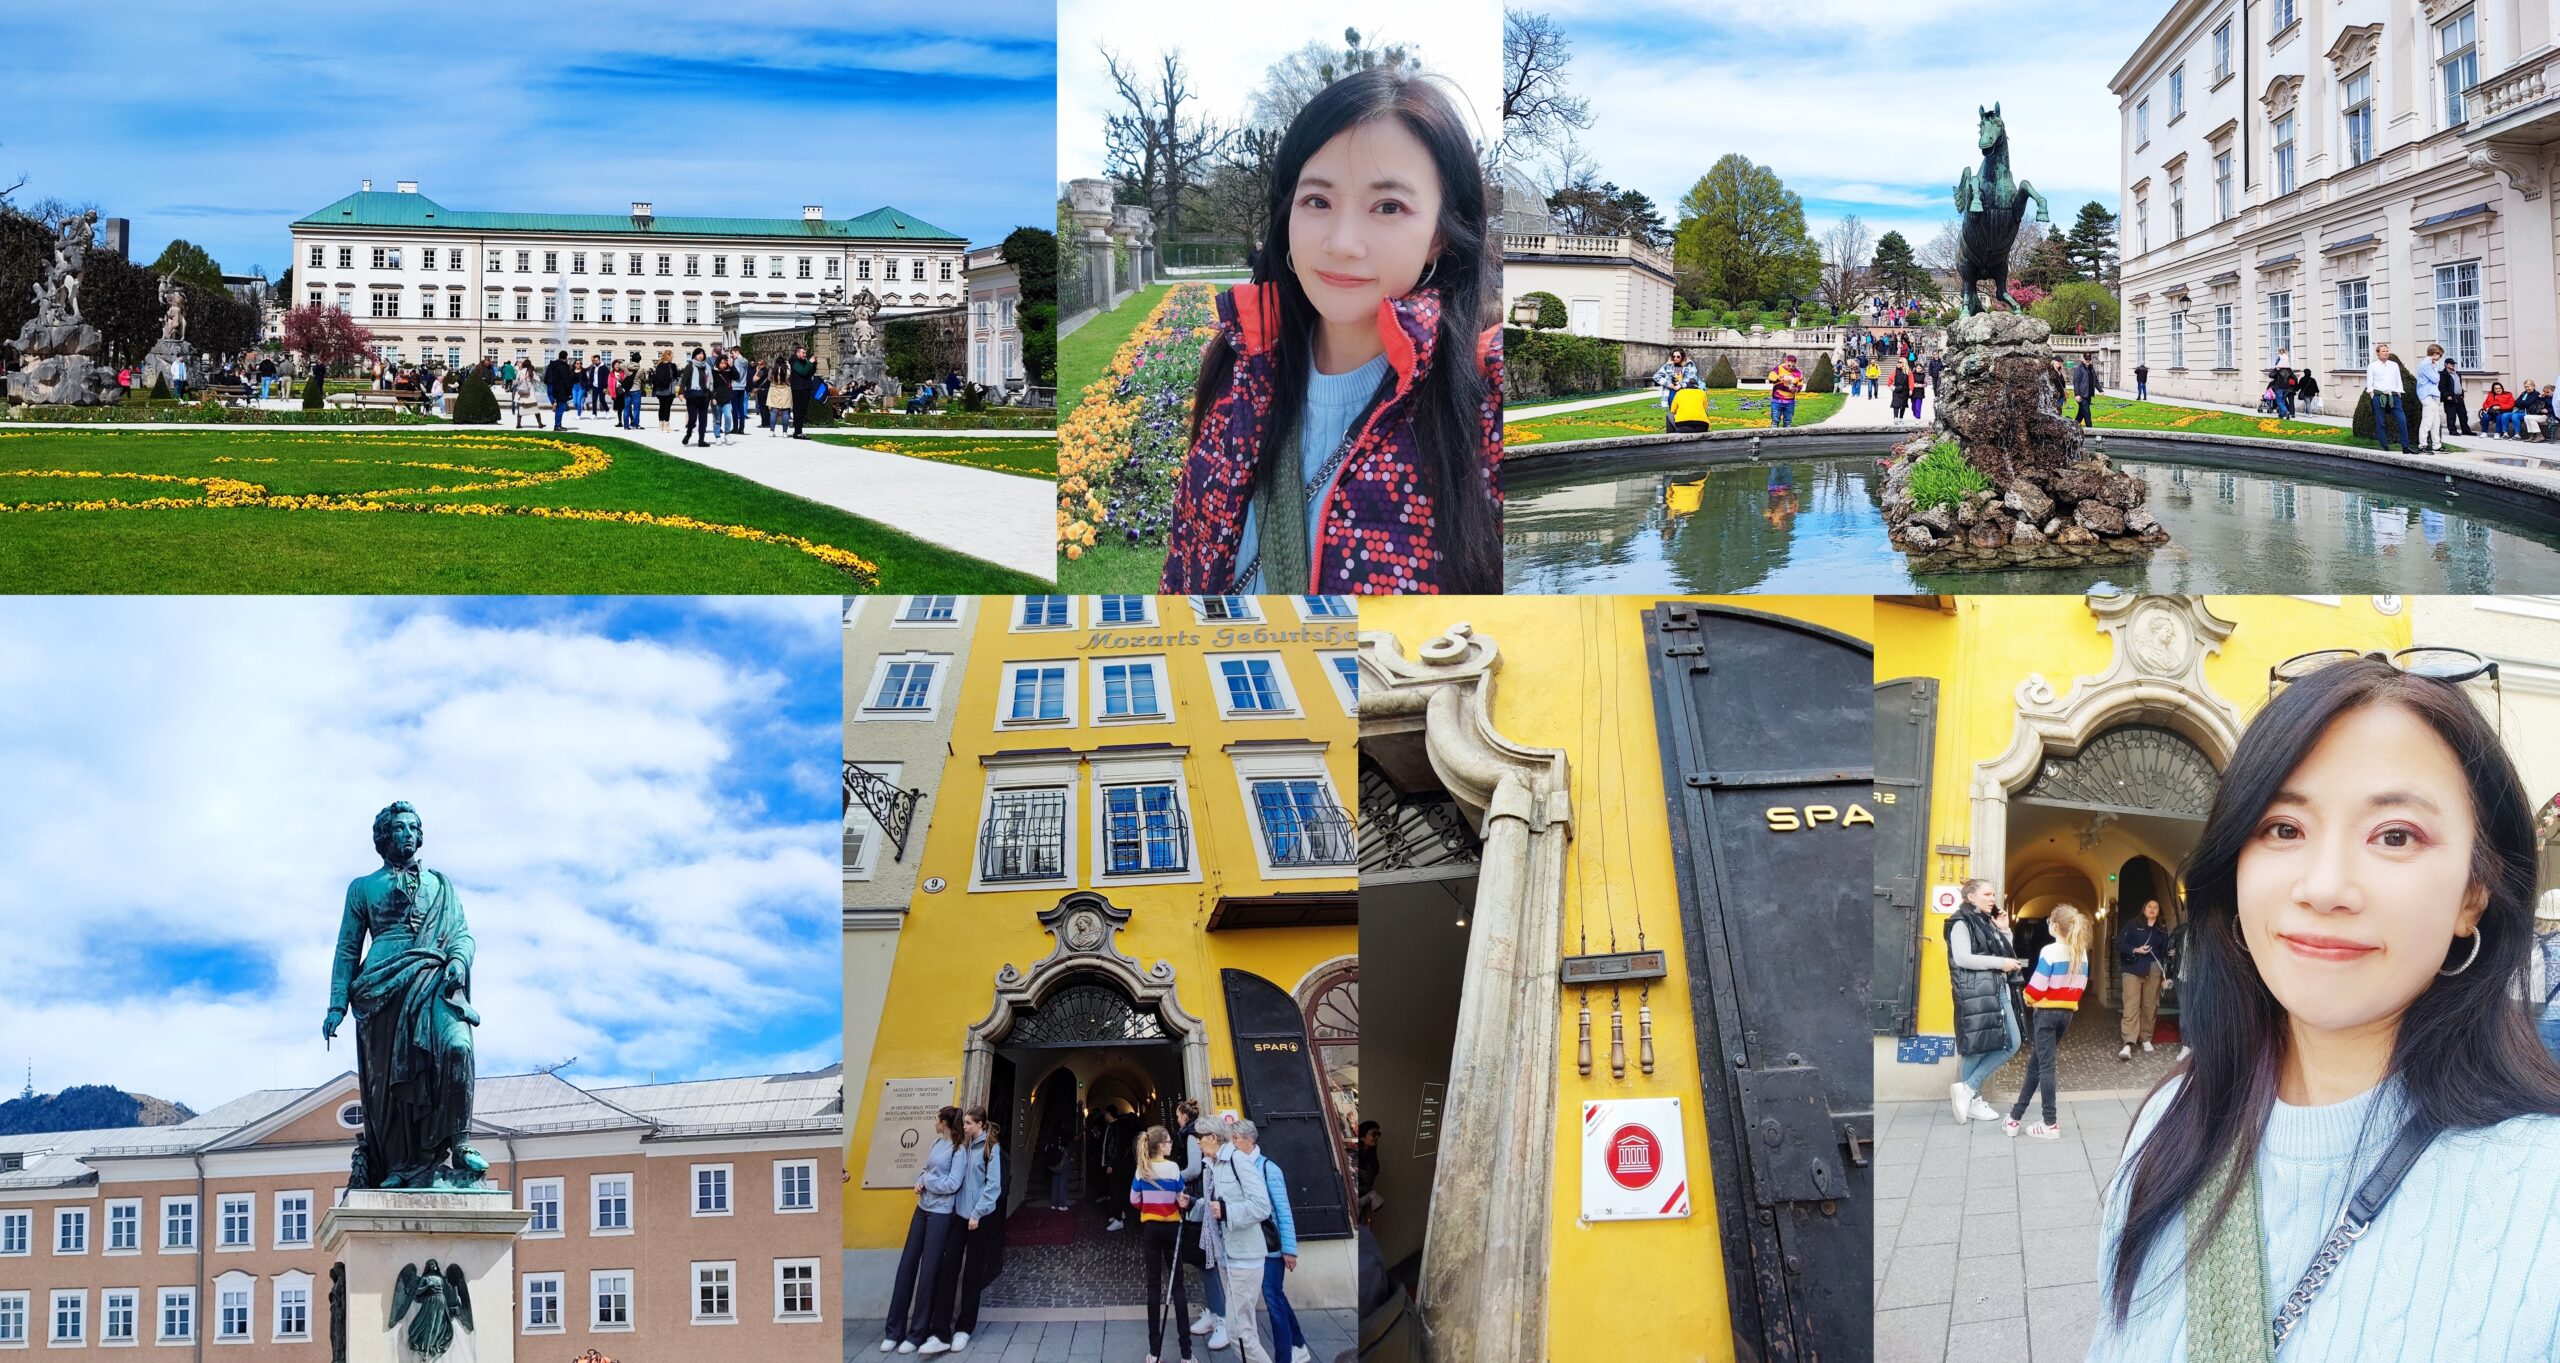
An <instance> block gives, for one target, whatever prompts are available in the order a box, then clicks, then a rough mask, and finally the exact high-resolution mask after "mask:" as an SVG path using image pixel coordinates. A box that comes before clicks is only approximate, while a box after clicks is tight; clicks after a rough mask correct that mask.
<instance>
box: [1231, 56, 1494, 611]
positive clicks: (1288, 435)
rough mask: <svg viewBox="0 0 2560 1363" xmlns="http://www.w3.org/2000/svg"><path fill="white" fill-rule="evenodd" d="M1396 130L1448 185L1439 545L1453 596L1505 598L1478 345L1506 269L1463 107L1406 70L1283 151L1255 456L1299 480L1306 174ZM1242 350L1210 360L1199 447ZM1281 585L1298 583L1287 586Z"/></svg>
mask: <svg viewBox="0 0 2560 1363" xmlns="http://www.w3.org/2000/svg"><path fill="white" fill-rule="evenodd" d="M1382 118H1393V119H1395V120H1397V121H1398V122H1401V123H1402V124H1403V125H1404V126H1405V130H1406V131H1408V132H1410V133H1412V134H1413V135H1414V136H1415V137H1417V138H1419V139H1421V141H1422V145H1423V146H1424V147H1426V148H1428V149H1429V150H1430V152H1431V161H1432V166H1433V168H1434V169H1436V170H1437V171H1438V172H1439V175H1440V220H1439V222H1438V223H1437V224H1435V228H1436V230H1437V232H1438V234H1439V237H1440V254H1439V256H1438V257H1437V263H1436V264H1434V265H1433V266H1432V267H1431V270H1430V274H1429V276H1428V281H1427V283H1426V284H1425V286H1424V287H1427V288H1430V289H1433V290H1436V291H1437V292H1438V293H1439V295H1440V323H1439V332H1438V336H1437V338H1436V340H1435V341H1434V343H1433V346H1432V355H1433V358H1432V363H1431V370H1430V372H1429V373H1428V374H1425V375H1424V376H1423V378H1422V382H1421V383H1420V384H1419V385H1418V386H1417V387H1416V388H1415V390H1414V394H1413V399H1412V402H1413V409H1412V410H1413V434H1414V445H1415V450H1416V453H1417V455H1418V456H1419V458H1420V459H1421V462H1422V474H1423V479H1424V486H1423V487H1422V488H1421V489H1419V491H1420V492H1421V493H1422V494H1424V495H1427V496H1429V497H1430V498H1431V502H1432V505H1433V507H1434V508H1435V509H1436V510H1437V513H1438V521H1439V535H1438V540H1439V543H1438V544H1437V545H1436V546H1435V547H1436V548H1437V549H1438V550H1439V551H1440V553H1441V555H1442V556H1443V557H1445V558H1446V559H1447V560H1448V562H1449V571H1448V573H1447V574H1446V575H1445V580H1446V583H1447V587H1448V590H1450V591H1453V592H1471V593H1492V592H1499V591H1501V590H1502V518H1501V509H1500V507H1499V506H1498V505H1497V504H1496V503H1495V501H1494V499H1493V498H1492V497H1491V496H1490V495H1488V494H1487V493H1486V491H1485V476H1484V473H1485V471H1484V465H1483V463H1482V459H1483V451H1482V441H1483V439H1484V433H1483V428H1482V425H1481V422H1482V421H1483V417H1484V401H1485V391H1484V387H1485V385H1484V371H1483V370H1482V369H1481V368H1479V367H1478V366H1477V364H1476V335H1477V333H1478V332H1479V331H1480V330H1481V329H1482V328H1483V327H1484V325H1485V299H1486V297H1487V290H1488V288H1489V287H1491V286H1492V284H1493V280H1492V279H1491V277H1490V276H1491V274H1492V271H1493V270H1494V269H1495V268H1498V267H1497V265H1496V263H1495V262H1494V261H1493V260H1491V259H1490V257H1489V253H1488V252H1487V250H1486V227H1487V222H1486V217H1485V186H1484V170H1483V168H1482V167H1481V166H1480V165H1478V164H1477V161H1476V150H1475V143H1474V141H1473V139H1471V138H1470V137H1468V135H1467V125H1466V121H1465V120H1464V119H1462V118H1460V117H1459V115H1458V107H1457V105H1456V104H1454V103H1452V102H1451V101H1450V99H1449V96H1448V95H1447V94H1446V93H1444V92H1443V91H1442V90H1441V89H1440V87H1439V86H1437V85H1435V84H1433V83H1432V82H1431V81H1430V80H1428V79H1425V78H1424V77H1422V76H1419V75H1417V74H1415V73H1414V72H1412V71H1409V70H1406V69H1404V68H1403V67H1401V66H1375V67H1371V68H1369V69H1368V70H1366V71H1356V72H1353V73H1352V74H1350V75H1348V76H1345V77H1343V78H1342V79H1340V80H1338V81H1335V82H1334V83H1333V84H1331V85H1328V86H1326V87H1325V88H1324V89H1323V90H1322V91H1320V92H1318V93H1317V95H1316V97H1315V98H1314V99H1311V100H1309V101H1307V106H1306V107H1305V108H1304V109H1301V110H1300V111H1299V112H1298V116H1297V117H1296V118H1295V119H1292V120H1291V121H1290V123H1289V131H1288V132H1287V134H1285V135H1284V136H1283V137H1282V138H1281V139H1280V149H1279V151H1278V152H1277V153H1275V154H1274V156H1273V157H1272V162H1271V186H1270V198H1269V200H1268V201H1267V203H1266V204H1265V206H1264V229H1263V234H1262V249H1261V250H1260V251H1258V252H1256V253H1255V255H1254V261H1253V282H1252V284H1251V285H1249V286H1248V287H1251V288H1260V287H1261V286H1262V285H1264V284H1276V285H1278V286H1279V287H1278V293H1279V296H1280V327H1279V337H1278V342H1277V344H1276V345H1275V346H1274V347H1273V350H1272V364H1273V372H1272V412H1271V420H1270V421H1269V422H1267V423H1265V425H1264V426H1263V430H1262V448H1261V449H1260V450H1258V451H1256V452H1255V466H1254V484H1255V486H1256V488H1257V489H1262V488H1267V487H1269V486H1270V485H1271V484H1272V481H1273V480H1275V479H1278V478H1280V477H1282V476H1284V475H1285V476H1290V477H1295V476H1296V471H1297V468H1298V460H1297V459H1296V458H1295V457H1294V456H1292V455H1291V453H1290V452H1291V451H1293V450H1295V449H1296V448H1297V438H1298V410H1299V408H1301V407H1303V406H1304V405H1305V404H1306V398H1307V369H1308V354H1307V352H1308V347H1309V346H1310V345H1311V344H1312V343H1313V340H1314V337H1315V332H1316V325H1317V320H1318V319H1317V314H1316V307H1315V304H1314V303H1313V302H1310V301H1309V300H1308V298H1307V291H1306V290H1305V288H1303V287H1301V286H1300V285H1299V283H1298V275H1297V272H1296V271H1295V270H1292V269H1290V268H1289V263H1288V261H1289V210H1290V207H1291V206H1292V205H1293V204H1295V203H1296V202H1297V198H1298V174H1299V172H1300V171H1302V170H1304V169H1305V168H1306V164H1307V161H1308V160H1309V159H1310V158H1312V157H1313V156H1314V155H1315V154H1316V153H1317V152H1318V151H1320V150H1322V149H1323V147H1324V145H1325V144H1326V143H1328V142H1330V141H1332V140H1333V139H1334V138H1335V137H1338V136H1340V135H1341V134H1342V133H1345V132H1347V131H1349V130H1351V129H1352V128H1355V127H1358V126H1359V125H1361V124H1363V123H1369V122H1374V121H1376V120H1378V119H1382ZM1235 360H1236V357H1235V352H1234V350H1233V349H1232V348H1231V347H1230V346H1229V345H1228V344H1227V340H1226V337H1225V336H1223V335H1221V336H1220V337H1218V338H1217V339H1216V340H1213V341H1211V342H1210V343H1209V348H1208V350H1207V351H1205V352H1204V353H1203V354H1202V356H1201V360H1200V386H1199V388H1198V389H1197V390H1196V396H1195V397H1194V399H1193V401H1192V404H1191V442H1192V444H1194V445H1197V444H1199V442H1200V429H1201V425H1202V423H1203V422H1204V421H1206V420H1207V418H1208V413H1209V409H1210V408H1211V407H1214V406H1215V405H1217V400H1218V397H1219V395H1220V394H1221V393H1223V392H1224V391H1225V389H1226V385H1227V381H1228V379H1229V378H1230V377H1232V376H1233V374H1234V372H1235ZM1270 585H1272V586H1274V587H1278V586H1283V585H1290V584H1281V583H1273V584H1270Z"/></svg>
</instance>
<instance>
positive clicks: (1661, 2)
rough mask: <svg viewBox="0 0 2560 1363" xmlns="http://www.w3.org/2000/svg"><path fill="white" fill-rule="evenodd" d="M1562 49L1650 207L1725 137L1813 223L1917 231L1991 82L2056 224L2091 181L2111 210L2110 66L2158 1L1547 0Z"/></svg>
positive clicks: (1670, 198)
mask: <svg viewBox="0 0 2560 1363" xmlns="http://www.w3.org/2000/svg"><path fill="white" fill-rule="evenodd" d="M1532 7H1533V8H1537V9H1541V10H1544V11H1546V12H1548V13H1550V14H1552V15H1553V16H1554V17H1555V19H1556V20H1557V22H1558V23H1559V24H1561V25H1562V26H1563V28H1564V31H1565V34H1566V36H1567V37H1568V38H1570V39H1571V41H1572V45H1573V60H1572V64H1571V65H1570V66H1569V67H1568V68H1567V69H1566V74H1567V77H1568V79H1569V80H1570V82H1571V84H1572V86H1573V89H1574V92H1575V93H1577V94H1580V95H1583V96H1586V97H1588V98H1589V99H1590V101H1591V110H1592V114H1593V119H1594V126H1593V127H1592V129H1591V130H1590V131H1589V132H1588V133H1586V134H1584V136H1583V141H1584V144H1585V146H1586V147H1587V148H1588V149H1589V150H1590V151H1591V152H1592V153H1593V154H1594V156H1595V157H1596V158H1597V161H1598V165H1599V172H1600V175H1601V176H1602V178H1604V179H1610V180H1615V181H1616V182H1617V183H1618V184H1620V185H1621V186H1625V187H1628V188H1633V189H1640V190H1643V191H1644V192H1645V193H1647V194H1649V195H1651V196H1652V197H1653V199H1654V202H1655V203H1656V204H1658V205H1660V206H1661V208H1662V212H1663V218H1664V220H1665V221H1666V222H1668V221H1675V220H1676V219H1677V217H1678V206H1679V201H1680V197H1681V195H1683V194H1685V193H1687V192H1688V190H1689V187H1690V186H1691V185H1692V184H1694V183H1696V182H1697V179H1698V177H1699V176H1701V175H1703V174H1705V173H1706V170H1707V168H1708V167H1709V166H1712V165H1713V164H1715V161H1716V159H1717V158H1718V157H1720V156H1723V155H1724V154H1725V153H1727V152H1740V153H1742V154H1743V155H1745V156H1748V157H1750V158H1751V159H1752V160H1754V161H1756V162H1759V163H1760V164H1762V165H1766V166H1769V167H1771V168H1772V169H1774V170H1776V171H1777V172H1778V174H1779V176H1780V178H1782V179H1783V180H1785V181H1786V184H1787V187H1788V188H1789V189H1792V190H1794V191H1795V192H1797V193H1798V194H1800V195H1802V196H1803V198H1804V201H1805V218H1806V224H1807V226H1808V227H1809V228H1811V230H1812V231H1813V233H1814V235H1815V236H1816V237H1817V238H1818V237H1820V235H1821V234H1822V232H1823V230H1824V229H1825V228H1826V227H1828V226H1829V225H1830V224H1831V223H1833V222H1836V221H1837V220H1838V219H1839V218H1840V217H1842V216H1843V215H1846V214H1850V213H1855V214H1857V215H1858V216H1859V217H1861V218H1863V219H1865V220H1866V221H1867V223H1868V224H1869V225H1870V226H1871V227H1872V228H1873V230H1874V233H1875V235H1877V236H1881V235H1883V233H1884V232H1885V231H1886V230H1889V229H1898V230H1900V231H1901V232H1902V233H1903V234H1904V235H1905V236H1907V237H1909V238H1911V239H1912V244H1913V245H1914V246H1915V247H1916V246H1919V245H1921V244H1923V243H1925V242H1926V241H1927V240H1928V239H1929V238H1930V237H1931V236H1933V235H1935V234H1936V232H1937V229H1938V226H1939V224H1940V223H1942V222H1944V221H1946V220H1948V219H1949V218H1951V217H1952V216H1953V215H1954V212H1955V203H1954V186H1955V182H1956V177H1957V176H1958V175H1959V174H1960V173H1962V172H1963V170H1964V169H1965V167H1967V166H1968V165H1971V164H1973V163H1974V162H1975V161H1976V160H1977V159H1978V157H1979V155H1980V153H1979V152H1978V151H1977V150H1976V148H1975V144H1974V133H1975V117H1974V111H1975V108H1976V107H1977V106H1978V105H1987V104H1990V103H1993V102H1995V101H1997V102H1998V103H1999V104H2000V105H2001V113H2002V116H2003V118H2004V120H2005V121H2006V122H2007V124H2008V126H2009V136H2010V154H2011V165H2012V166H2013V168H2014V169H2015V171H2016V173H2017V174H2018V175H2019V176H2020V177H2022V178H2024V179H2026V180H2027V181H2029V182H2030V183H2032V184H2033V185H2034V186H2035V187H2036V188H2037V190H2039V191H2040V192H2042V193H2043V194H2044V196H2045V198H2046V199H2047V200H2048V201H2050V202H2051V204H2052V205H2053V216H2054V219H2055V222H2056V223H2057V225H2060V226H2065V227H2067V226H2068V225H2069V224H2070V222H2071V220H2072V218H2073V217H2074V216H2075V215H2076V214H2077V213H2078V212H2079V209H2080V205H2081V204H2083V203H2086V202H2088V201H2089V200H2091V199H2096V200H2098V201H2099V202H2101V203H2103V204H2105V205H2107V207H2108V209H2109V211H2111V212H2112V211H2117V209H2118V205H2117V203H2116V197H2117V191H2116V178H2117V177H2116V166H2117V163H2118V152H2117V146H2116V128H2117V123H2118V116H2117V112H2116V101H2115V97H2114V96H2113V95H2111V94H2109V93H2108V92H2107V81H2108V80H2109V78H2111V77H2112V76H2113V75H2114V74H2115V72H2116V69H2117V68H2118V67H2119V66H2121V65H2122V64H2123V63H2124V61H2125V59H2126V58H2127V57H2129V56H2131V55H2132V53H2133V50H2134V48H2135V47H2136V46H2137V45H2139V44H2140V43H2141V41H2142V39H2143V37H2144V36H2145V35H2146V34H2148V33H2149V32H2150V30H2151V26H2152V25H2153V24H2154V23H2156V22H2158V20H2159V18H2160V17H2161V14H2162V12H2163V8H2164V7H2163V6H2161V5H2160V4H2158V3H2157V2H2156V0H2155V2H2154V3H2151V4H2138V5H2131V6H2122V7H2118V6H2105V5H2094V4H2085V3H2083V4H2067V5H2055V4H2052V3H2050V0H2047V2H2046V3H2035V4H2030V3H2024V2H2023V0H1898V2H1897V3H1895V4H1891V5H1881V6H1880V5H1875V4H1870V3H1863V2H1855V3H1853V2H1852V0H1788V2H1787V3H1783V4H1768V5H1718V6H1710V7H1706V8H1704V9H1701V8H1699V7H1697V6H1694V5H1686V4H1676V3H1669V2H1668V0H1558V3H1552V4H1538V5H1534V6H1532Z"/></svg>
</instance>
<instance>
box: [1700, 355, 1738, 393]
mask: <svg viewBox="0 0 2560 1363" xmlns="http://www.w3.org/2000/svg"><path fill="white" fill-rule="evenodd" d="M1707 386H1708V387H1709V388H1739V387H1741V386H1742V384H1741V381H1740V380H1738V379H1736V378H1735V377H1734V376H1733V357H1732V356H1730V355H1718V356H1716V365H1715V368H1713V369H1710V370H1708V371H1707Z"/></svg>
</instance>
